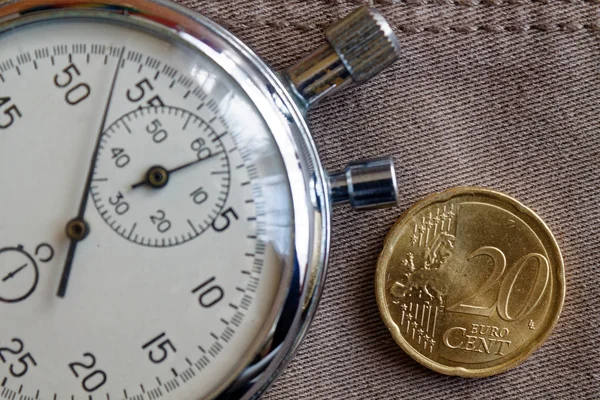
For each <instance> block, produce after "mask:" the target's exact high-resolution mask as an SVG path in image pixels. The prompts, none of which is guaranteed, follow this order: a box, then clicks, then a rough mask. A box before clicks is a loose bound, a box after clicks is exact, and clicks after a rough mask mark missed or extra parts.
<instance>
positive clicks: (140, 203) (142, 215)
mask: <svg viewBox="0 0 600 400" xmlns="http://www.w3.org/2000/svg"><path fill="white" fill-rule="evenodd" d="M226 134H227V132H217V131H215V129H214V128H213V127H212V126H211V123H210V122H209V121H205V120H203V119H202V118H201V117H199V116H197V115H195V114H193V113H190V112H189V111H187V110H183V109H180V108H176V107H169V106H162V107H149V108H140V109H138V110H135V111H132V112H130V113H128V114H125V115H124V116H122V117H121V118H119V119H118V120H117V121H115V122H114V123H113V124H112V125H111V126H109V127H108V128H107V129H106V130H105V131H104V133H103V134H102V138H101V144H100V149H99V151H98V156H97V159H96V166H95V169H94V176H93V179H92V186H91V188H90V193H91V196H92V199H93V200H94V203H95V205H96V208H97V210H98V212H99V213H100V215H101V216H102V218H103V219H104V221H105V222H106V223H107V224H108V225H109V226H110V227H111V228H112V229H113V230H114V231H116V232H117V233H118V234H119V235H121V236H122V237H124V238H126V239H127V240H130V241H132V242H134V243H137V244H141V245H144V246H151V247H166V246H174V245H177V244H181V243H184V242H187V241H189V240H191V239H194V238H196V237H198V236H199V235H200V234H202V232H204V231H205V230H206V229H207V228H209V227H210V226H211V224H212V223H213V221H214V219H215V218H216V217H217V216H218V215H219V213H220V212H221V210H222V208H223V206H224V205H225V202H226V200H227V196H228V194H229V186H230V179H231V178H230V167H229V159H228V157H227V153H226V151H225V148H224V146H223V143H222V142H221V140H222V138H223V136H224V135H226Z"/></svg>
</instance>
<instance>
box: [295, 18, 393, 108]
mask: <svg viewBox="0 0 600 400" xmlns="http://www.w3.org/2000/svg"><path fill="white" fill-rule="evenodd" d="M325 38H326V39H327V42H328V44H326V45H323V46H321V47H320V48H318V49H317V50H316V51H314V52H313V53H312V54H310V55H309V56H308V57H306V58H304V59H302V60H301V61H300V62H298V63H297V64H296V65H294V66H292V67H291V68H289V69H288V70H287V71H286V74H285V75H284V79H286V80H287V82H288V84H289V85H290V87H291V91H292V93H293V94H294V95H296V100H297V101H298V102H299V103H300V104H301V105H302V106H303V108H305V109H308V108H310V107H311V106H314V105H315V104H317V103H318V102H319V101H320V100H322V99H323V98H325V97H326V96H329V95H332V94H333V93H336V92H338V91H339V90H340V89H342V88H344V87H346V86H347V85H348V84H349V83H350V82H351V81H354V82H356V83H358V84H361V83H363V82H365V81H367V80H368V79H369V78H372V77H373V76H375V75H377V74H378V73H379V72H381V71H382V70H383V69H385V68H386V67H388V66H389V65H391V64H392V63H393V62H394V61H396V60H397V59H398V54H399V52H400V46H399V45H398V40H397V39H396V36H395V35H394V32H393V31H392V28H391V27H390V26H389V24H388V23H387V22H386V20H385V19H384V18H383V16H382V15H381V14H380V13H379V11H377V10H375V9H372V8H368V7H361V8H359V9H357V10H355V11H354V12H352V13H351V14H350V15H348V16H346V17H345V18H343V19H341V20H340V21H338V22H336V23H334V24H333V25H332V26H330V27H329V28H327V29H326V30H325Z"/></svg>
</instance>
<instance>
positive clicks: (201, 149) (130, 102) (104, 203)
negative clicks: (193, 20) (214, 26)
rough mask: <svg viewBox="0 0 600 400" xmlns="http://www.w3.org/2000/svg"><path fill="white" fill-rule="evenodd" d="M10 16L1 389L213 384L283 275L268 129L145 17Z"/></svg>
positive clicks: (0, 233)
mask: <svg viewBox="0 0 600 400" xmlns="http://www.w3.org/2000/svg"><path fill="white" fill-rule="evenodd" d="M13 28H14V29H9V30H5V31H2V32H0V188H2V189H1V191H2V195H1V196H0V205H1V207H0V226H1V227H2V228H1V229H0V321H1V322H0V398H4V399H8V400H15V399H23V400H25V399H27V400H32V399H48V400H81V399H85V400H87V399H89V400H118V399H135V400H156V399H163V398H164V399H192V398H195V399H198V398H205V397H207V396H208V397H211V396H213V395H214V394H216V393H218V392H219V391H220V390H222V389H223V388H224V387H225V386H226V385H227V384H228V383H229V382H230V381H231V379H232V377H234V376H235V375H236V374H237V373H239V371H240V370H241V368H242V367H243V366H244V365H245V364H247V363H248V362H250V361H251V359H252V358H253V357H254V355H255V354H256V353H257V352H258V350H259V349H260V347H261V345H262V344H263V343H264V340H265V339H266V337H267V336H266V331H265V330H266V329H268V328H269V326H271V325H272V323H273V320H274V318H275V316H276V313H274V312H273V310H276V309H277V308H278V307H280V305H278V303H277V302H278V301H279V300H278V299H279V296H278V293H279V290H280V287H283V286H285V284H286V282H285V281H284V280H285V279H287V278H286V276H285V274H284V273H283V270H282V265H283V263H284V262H287V260H286V259H285V254H289V252H290V250H289V248H290V246H291V242H292V240H293V239H292V236H293V235H292V228H293V224H292V211H291V205H290V204H291V200H290V189H289V187H288V183H287V178H286V173H285V168H284V165H283V161H282V159H281V155H280V153H279V151H278V149H277V146H276V144H275V141H274V138H273V136H272V134H271V129H270V128H269V127H268V126H267V124H266V122H265V120H264V119H263V118H262V117H261V113H260V112H259V111H258V109H257V107H256V105H255V104H254V103H253V102H252V101H251V100H250V98H249V97H248V96H247V94H246V92H245V91H244V90H242V89H241V88H240V86H238V85H237V84H236V81H235V80H233V79H232V78H231V77H230V76H229V73H228V72H226V71H225V70H224V69H223V67H222V66H220V65H218V64H217V63H215V62H214V61H213V59H212V58H211V57H210V56H208V55H207V53H206V54H205V53H203V52H202V51H199V50H198V49H197V48H192V47H190V46H188V45H187V44H186V43H184V42H183V41H180V40H179V39H178V38H177V37H176V36H173V35H170V34H168V33H164V34H162V33H159V32H158V31H154V30H153V29H154V28H153V27H152V26H151V25H148V26H144V27H135V26H134V25H128V24H123V23H120V22H115V21H113V20H108V19H101V18H95V17H85V18H83V17H81V18H62V17H61V18H52V19H49V20H44V21H28V23H23V24H20V25H17V26H14V27H13ZM206 51H207V52H210V51H211V49H210V48H209V47H207V48H206ZM269 215H276V216H277V217H276V218H272V217H270V216H269ZM69 221H71V222H70V223H69ZM66 227H67V228H66ZM65 229H67V234H65ZM59 285H60V288H61V289H60V290H59V294H60V295H61V296H62V297H60V296H57V288H58V287H59Z"/></svg>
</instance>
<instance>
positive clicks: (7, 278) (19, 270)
mask: <svg viewBox="0 0 600 400" xmlns="http://www.w3.org/2000/svg"><path fill="white" fill-rule="evenodd" d="M28 265H29V263H25V264H23V265H21V266H20V267H19V268H17V269H15V270H14V271H13V272H10V273H9V274H8V275H6V276H5V277H4V278H2V282H6V281H7V280H9V279H12V278H13V277H14V276H15V275H16V274H18V273H19V272H21V271H22V270H23V269H24V268H25V267H27V266H28Z"/></svg>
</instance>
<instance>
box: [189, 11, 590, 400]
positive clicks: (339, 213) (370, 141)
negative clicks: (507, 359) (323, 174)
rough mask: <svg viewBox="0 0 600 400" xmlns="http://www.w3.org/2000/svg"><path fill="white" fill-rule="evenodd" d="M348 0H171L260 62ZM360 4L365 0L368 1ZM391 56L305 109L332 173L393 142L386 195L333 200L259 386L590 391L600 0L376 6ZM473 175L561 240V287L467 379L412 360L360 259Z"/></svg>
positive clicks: (283, 392)
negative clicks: (506, 365)
mask: <svg viewBox="0 0 600 400" xmlns="http://www.w3.org/2000/svg"><path fill="white" fill-rule="evenodd" d="M362 3H366V2H362V1H358V0H346V1H344V0H337V1H336V0H308V1H302V0H291V1H284V0H235V1H234V0H230V1H213V2H210V1H203V0H184V1H183V4H185V5H187V6H189V7H191V8H193V9H195V10H197V11H199V12H201V13H203V14H205V15H207V16H208V17H210V18H212V19H213V20H215V21H217V22H219V23H221V24H223V25H225V26H226V27H228V28H229V29H230V30H231V31H232V32H233V33H234V34H236V35H237V36H238V37H239V38H241V39H242V40H244V41H245V42H246V43H248V44H249V45H250V46H251V47H252V48H253V49H254V50H255V51H257V52H258V54H260V55H261V56H262V57H263V58H264V59H265V61H267V62H268V63H269V64H270V65H272V66H273V67H274V68H276V69H282V68H284V67H286V66H288V65H290V64H292V63H293V62H294V61H295V60H297V59H298V58H299V57H301V56H303V55H304V54H305V53H306V52H308V51H310V50H312V49H314V48H315V47H317V46H319V45H320V44H322V43H323V40H322V35H321V31H322V28H323V27H325V26H327V25H328V24H329V23H331V22H332V21H334V20H335V19H336V18H338V17H341V16H343V15H345V14H347V13H348V12H349V11H350V10H352V9H353V8H355V7H356V6H357V5H359V4H362ZM371 4H373V2H371ZM375 6H376V7H378V8H379V9H380V10H381V11H382V12H383V14H384V15H385V16H386V17H387V18H388V19H389V21H390V23H391V25H392V27H393V28H394V29H395V31H396V33H397V35H398V38H399V40H400V43H401V46H402V48H403V57H402V59H401V61H400V62H398V63H397V64H395V66H394V67H393V68H391V69H390V70H388V71H387V72H385V73H384V74H383V75H381V76H379V77H378V78H376V79H374V80H372V81H371V82H369V83H368V84H367V85H365V86H363V87H361V88H356V87H355V88H352V89H350V90H349V91H346V92H344V93H342V94H340V95H338V96H337V97H335V98H332V99H329V100H327V101H326V102H325V103H323V104H322V105H321V106H319V107H318V109H316V110H314V111H313V112H312V113H311V115H310V118H309V120H310V123H311V126H312V129H313V134H314V136H315V138H316V142H317V145H318V147H319V149H320V154H321V157H322V159H323V161H324V163H325V165H326V167H327V168H328V169H331V170H337V169H339V168H342V167H343V166H344V165H345V164H346V162H348V161H349V160H351V159H354V158H363V157H373V156H377V155H381V154H393V155H394V157H395V159H396V163H397V173H398V182H399V186H400V206H399V207H397V208H395V209H391V210H385V211H378V212H368V213H360V214H359V213H355V212H352V211H350V210H348V209H347V208H339V209H335V215H334V217H333V232H334V233H333V243H332V248H331V263H330V269H329V276H328V280H327V284H326V288H325V292H324V295H323V298H322V301H321V306H320V309H319V312H318V315H317V317H316V319H315V321H314V323H313V325H312V327H311V329H310V332H309V334H308V337H307V339H306V340H305V342H304V344H303V345H302V347H301V349H300V351H299V354H298V355H297V357H296V358H295V360H294V361H293V362H292V363H291V365H290V367H289V368H288V369H287V371H286V372H285V373H284V375H283V376H282V377H281V378H280V379H279V380H278V381H277V382H276V383H275V385H274V386H273V387H272V388H271V389H270V390H269V392H268V393H267V394H266V395H265V398H266V399H268V400H279V399H401V398H407V399H408V398H410V399H439V398H447V399H475V398H476V399H515V398H519V399H534V398H535V399H553V398H556V399H600V351H599V350H598V349H599V343H598V342H599V341H600V265H599V258H600V249H599V240H600V237H599V236H600V228H599V226H600V211H599V210H600V200H599V198H600V158H599V157H600V132H599V130H600V3H598V2H596V1H591V0H590V1H585V0H465V1H462V0H456V1H455V0H406V1H389V0H388V1H381V2H376V4H375ZM458 185H479V186H487V187H491V188H495V189H498V190H501V191H504V192H506V193H508V194H511V195H513V196H515V197H516V198H518V199H519V200H521V201H522V202H524V203H525V204H526V205H528V206H529V207H531V208H533V209H534V210H536V211H537V212H538V213H539V215H540V216H541V217H542V219H544V220H545V221H546V223H548V224H549V226H550V228H551V229H552V230H553V232H554V233H555V235H556V237H557V239H558V241H559V244H560V246H561V249H562V251H563V255H564V260H565V268H566V275H567V295H566V302H565V306H564V310H563V313H562V316H561V319H560V320H559V323H558V325H557V327H556V329H555V331H554V333H553V334H552V336H551V337H550V338H549V340H548V341H547V342H546V344H545V345H544V346H543V347H542V348H540V349H539V350H538V351H536V352H535V353H534V354H533V356H532V357H531V358H529V359H528V360H527V361H526V362H525V363H524V364H522V365H521V366H519V367H518V368H516V369H513V370H511V371H509V372H506V373H504V374H501V375H499V376H495V377H491V378H485V379H477V380H467V379H462V378H455V377H447V376H443V375H439V374H437V373H434V372H432V371H429V370H427V369H425V368H424V367H421V366H420V365H419V364H417V363H416V362H414V361H412V359H410V358H409V357H408V356H407V355H406V354H404V353H403V352H402V350H400V348H399V347H398V346H397V345H396V344H395V342H394V341H393V339H392V337H391V335H390V334H389V333H388V331H387V330H386V328H385V326H384V324H383V323H382V322H381V320H380V317H379V314H378V311H377V305H376V303H375V297H374V289H373V286H374V283H373V279H374V272H375V264H376V260H377V256H378V253H379V251H380V250H381V246H382V241H383V238H384V236H385V234H386V233H387V231H388V229H389V228H390V227H391V226H392V224H393V222H394V221H395V220H396V219H397V218H398V217H399V216H400V214H401V213H402V212H403V211H404V210H405V209H406V208H407V207H409V206H410V205H411V204H412V203H414V202H415V201H417V200H419V199H421V198H422V197H424V196H426V195H427V194H429V193H431V192H434V191H441V190H444V189H446V188H449V187H452V186H458Z"/></svg>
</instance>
